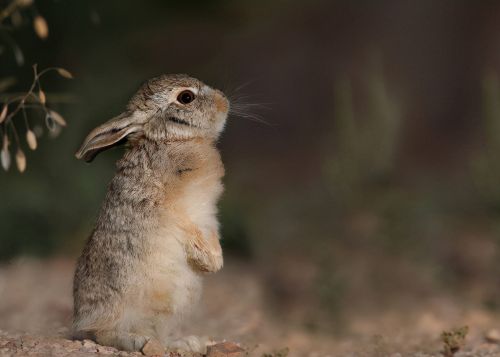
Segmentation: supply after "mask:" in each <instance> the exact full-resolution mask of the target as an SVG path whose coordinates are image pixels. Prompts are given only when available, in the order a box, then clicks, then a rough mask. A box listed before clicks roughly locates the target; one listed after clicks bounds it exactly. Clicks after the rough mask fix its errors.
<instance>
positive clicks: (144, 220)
mask: <svg viewBox="0 0 500 357" xmlns="http://www.w3.org/2000/svg"><path fill="white" fill-rule="evenodd" d="M186 89H189V90H192V91H193V93H195V100H194V101H193V102H192V103H189V104H185V105H183V104H182V103H179V102H178V101H177V100H176V98H177V95H178V93H180V92H181V91H182V90H186ZM228 109H229V102H228V101H227V99H226V98H225V97H224V95H223V94H222V93H221V92H220V91H217V90H214V89H212V88H210V87H208V86H206V85H204V84H203V83H201V82H199V81H198V80H196V79H193V78H190V77H187V76H185V75H171V76H161V77H158V78H154V79H152V80H150V81H148V82H147V83H146V84H144V85H143V86H142V87H141V88H140V89H139V91H138V92H137V93H136V94H135V95H134V96H133V97H132V99H131V101H130V103H129V104H128V106H127V111H126V112H125V113H123V114H121V115H120V116H118V117H116V118H114V119H112V120H111V121H109V122H107V123H105V124H103V125H101V126H99V127H98V128H96V129H94V130H93V131H92V132H91V133H90V134H89V136H88V137H87V138H86V139H85V141H84V143H83V145H82V147H81V149H80V150H79V151H78V153H77V157H78V158H85V159H86V160H87V161H91V160H92V159H93V158H94V157H95V155H97V154H98V153H99V152H101V151H102V150H105V149H107V148H109V147H111V146H114V145H116V144H117V143H119V142H121V141H123V140H127V150H126V152H125V154H124V156H123V158H122V159H120V160H119V161H118V163H117V172H116V175H115V177H114V178H113V179H112V181H111V183H110V185H109V188H108V192H107V194H106V197H105V199H104V202H103V205H102V208H101V210H100V213H99V216H98V219H97V222H96V225H95V228H94V230H93V232H92V234H91V236H90V238H89V240H88V242H87V244H86V245H85V248H84V250H83V253H82V255H81V257H80V259H79V260H78V264H77V269H76V272H75V279H74V323H73V328H74V332H75V336H77V337H82V336H86V337H88V336H91V337H93V338H94V339H95V340H96V341H97V342H99V343H101V344H105V345H110V346H114V347H117V348H121V349H125V350H136V351H137V350H141V349H142V348H143V347H144V345H145V344H146V343H147V342H148V341H155V343H156V344H157V341H159V342H161V343H162V344H163V346H165V347H166V348H181V349H188V350H193V351H201V352H203V350H204V348H205V345H204V344H203V343H201V342H200V341H199V340H197V339H195V338H193V337H190V338H185V339H180V340H173V336H172V331H173V330H174V327H175V321H176V320H177V319H178V318H179V317H180V316H182V315H183V314H185V313H186V312H188V310H189V309H190V308H191V306H192V305H193V304H194V303H195V302H196V301H197V299H198V298H199V293H200V278H201V275H202V273H204V272H215V271H217V270H219V269H220V268H221V267H222V264H223V259H222V249H221V246H220V243H219V234H218V223H217V220H216V216H215V215H216V207H215V205H216V202H217V200H218V197H219V196H220V194H221V193H222V184H221V182H220V180H221V178H222V176H223V175H224V168H223V165H222V162H221V160H220V155H219V153H218V151H217V149H216V147H215V140H216V139H217V137H218V136H219V134H220V132H221V131H222V129H223V126H224V122H225V120H226V117H227V112H228ZM172 117H174V118H175V119H176V120H171V119H169V118H172ZM178 120H182V121H183V122H184V123H185V124H182V123H181V122H179V121H178ZM150 345H151V344H150Z"/></svg>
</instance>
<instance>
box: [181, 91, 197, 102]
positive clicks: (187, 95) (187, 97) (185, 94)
mask: <svg viewBox="0 0 500 357" xmlns="http://www.w3.org/2000/svg"><path fill="white" fill-rule="evenodd" d="M193 100H194V93H193V92H191V91H190V90H183V91H182V92H180V93H179V95H178V96H177V101H178V102H179V103H181V104H189V103H191V102H192V101H193Z"/></svg>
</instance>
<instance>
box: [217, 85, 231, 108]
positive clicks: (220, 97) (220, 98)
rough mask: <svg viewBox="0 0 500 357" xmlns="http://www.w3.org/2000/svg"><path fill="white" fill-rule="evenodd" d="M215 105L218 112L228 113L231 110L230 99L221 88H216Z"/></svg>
mask: <svg viewBox="0 0 500 357" xmlns="http://www.w3.org/2000/svg"><path fill="white" fill-rule="evenodd" d="M215 107H216V108H217V111H218V112H222V113H227V112H228V111H229V101H228V100H227V98H226V96H225V95H224V94H223V93H222V92H221V91H219V90H215Z"/></svg>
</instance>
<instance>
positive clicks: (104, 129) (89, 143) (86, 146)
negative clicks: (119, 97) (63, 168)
mask: <svg viewBox="0 0 500 357" xmlns="http://www.w3.org/2000/svg"><path fill="white" fill-rule="evenodd" d="M139 131H142V121H141V120H139V118H137V117H136V116H134V114H133V113H123V114H120V115H119V116H117V117H115V118H113V119H111V120H109V121H108V122H106V123H104V124H102V125H100V126H98V127H97V128H95V129H94V130H92V131H91V132H90V134H89V135H88V136H87V137H86V138H85V141H84V142H83V144H82V146H81V147H80V149H79V150H78V151H77V152H76V154H75V156H76V158H77V159H82V158H83V159H84V160H85V161H86V162H91V161H92V160H94V158H95V157H96V156H97V154H99V153H100V152H101V151H104V150H107V149H109V148H112V147H113V146H116V145H118V144H120V143H122V141H123V140H124V139H126V137H127V136H128V135H130V134H132V133H137V132H139Z"/></svg>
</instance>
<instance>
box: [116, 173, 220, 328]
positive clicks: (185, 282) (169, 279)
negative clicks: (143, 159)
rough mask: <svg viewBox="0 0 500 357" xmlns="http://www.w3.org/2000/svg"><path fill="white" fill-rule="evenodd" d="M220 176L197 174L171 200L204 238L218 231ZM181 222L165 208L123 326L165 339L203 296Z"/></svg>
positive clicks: (176, 209)
mask: <svg viewBox="0 0 500 357" xmlns="http://www.w3.org/2000/svg"><path fill="white" fill-rule="evenodd" d="M221 175H222V174H221V173H220V170H211V172H207V174H206V175H199V176H198V177H196V178H195V179H194V180H192V181H191V182H189V183H188V184H187V185H186V186H185V187H184V189H183V192H182V194H181V195H179V196H178V197H179V198H178V199H177V200H175V201H174V202H169V206H170V207H174V210H173V211H175V212H179V210H180V211H182V212H183V213H184V214H185V216H186V217H187V218H188V219H189V220H190V221H191V222H192V223H194V224H195V226H196V227H198V229H200V230H201V231H202V233H203V234H204V236H205V235H206V234H209V232H211V231H218V228H219V227H218V221H217V217H216V213H217V212H216V203H217V199H218V197H219V196H220V194H221V192H222V184H221V182H220V177H221ZM177 221H178V217H177V216H176V215H175V214H173V213H172V211H171V210H170V209H169V208H167V209H166V212H165V218H164V222H162V224H161V226H160V229H159V230H158V232H157V233H156V234H154V236H152V237H151V243H152V244H151V255H150V259H148V261H147V263H146V264H145V266H144V267H143V269H144V272H145V274H144V275H143V276H145V277H146V279H145V281H143V282H139V281H138V282H137V285H136V286H135V288H133V289H134V290H136V291H140V293H136V294H130V295H129V296H131V297H132V299H131V300H132V301H130V303H129V304H128V305H127V306H128V307H126V308H125V309H126V311H125V313H124V315H123V319H122V323H123V324H124V325H125V326H122V327H124V328H126V329H128V330H130V329H132V330H135V329H137V330H141V331H148V330H150V331H151V333H152V334H156V335H159V336H160V338H167V336H168V335H169V334H170V333H171V330H172V328H173V327H175V320H177V319H179V318H181V317H182V316H183V315H185V314H187V313H189V312H190V310H191V309H192V307H193V306H195V305H196V304H197V302H198V300H199V298H200V295H201V288H202V286H201V274H200V273H198V272H196V271H194V270H193V269H192V267H191V266H190V265H189V264H188V262H187V257H186V253H185V251H184V248H183V245H182V242H183V241H184V240H186V239H189V238H188V237H186V233H185V230H183V229H181V228H180V227H179V224H178V222H177ZM137 288H138V289H137Z"/></svg>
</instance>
